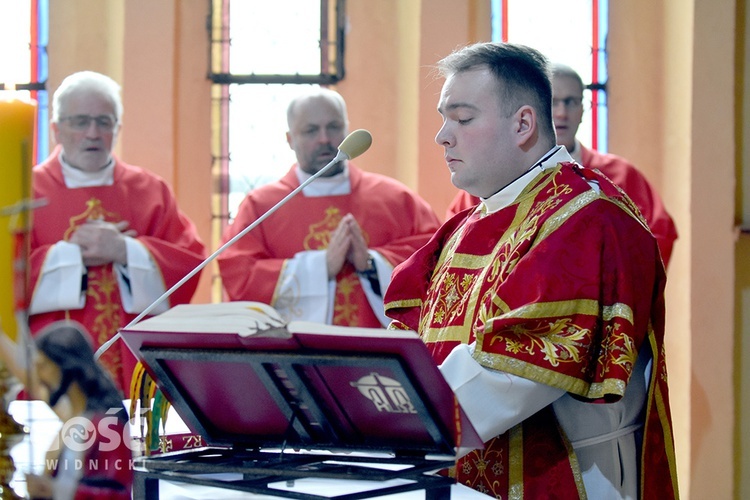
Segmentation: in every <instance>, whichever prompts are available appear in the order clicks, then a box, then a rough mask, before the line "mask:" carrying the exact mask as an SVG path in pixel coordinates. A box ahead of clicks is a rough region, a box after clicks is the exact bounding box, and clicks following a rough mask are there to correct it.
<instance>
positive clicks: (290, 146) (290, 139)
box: [286, 132, 294, 150]
mask: <svg viewBox="0 0 750 500" xmlns="http://www.w3.org/2000/svg"><path fill="white" fill-rule="evenodd" d="M286 143H287V144H289V148H290V149H292V150H293V149H294V146H292V134H290V133H289V132H287V133H286Z"/></svg>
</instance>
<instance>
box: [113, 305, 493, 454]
mask: <svg viewBox="0 0 750 500" xmlns="http://www.w3.org/2000/svg"><path fill="white" fill-rule="evenodd" d="M122 336H123V339H124V340H125V342H126V343H127V344H128V346H129V347H130V349H131V350H132V351H133V352H134V353H135V354H136V356H138V357H139V358H140V359H141V360H142V361H143V362H144V364H145V365H146V367H147V369H148V370H149V372H150V373H151V375H152V376H153V377H154V378H155V379H156V381H157V383H158V384H159V386H160V388H161V389H162V390H163V391H164V393H165V394H166V395H167V397H168V399H169V400H170V402H172V404H173V405H174V406H175V408H176V410H177V411H178V413H179V414H180V416H181V417H182V418H183V420H184V421H185V422H186V424H187V425H188V427H190V429H191V431H193V432H195V433H196V434H201V435H202V436H203V437H204V438H205V440H206V442H208V443H209V444H218V445H234V444H237V443H240V444H245V445H250V446H258V447H268V446H271V447H278V446H282V445H284V444H286V445H288V446H290V447H301V448H305V449H326V450H335V449H342V450H363V451H365V450H381V451H393V452H397V453H398V452H402V453H436V454H453V453H455V448H457V447H459V446H460V447H464V448H479V447H481V446H482V442H481V439H480V438H479V437H478V436H477V434H476V432H475V431H474V429H473V427H472V426H471V424H470V423H469V421H468V419H467V418H466V416H465V414H464V413H463V411H462V410H461V408H460V407H459V405H458V403H457V401H456V399H455V397H454V395H453V392H452V391H451V390H450V388H449V387H448V384H447V383H446V382H445V380H444V379H443V377H442V375H441V373H440V371H439V370H438V368H437V366H436V365H435V363H434V361H433V360H432V357H431V356H430V354H429V352H428V351H427V349H426V347H425V345H424V344H423V342H422V341H421V339H420V338H419V336H418V335H417V334H416V333H414V332H409V331H390V330H383V329H367V328H352V327H335V326H329V325H323V324H316V323H308V322H292V323H289V324H288V325H285V324H284V322H283V321H282V320H281V319H280V317H279V316H278V314H277V313H276V311H274V310H273V309H272V308H270V307H269V306H267V305H263V304H257V303H253V302H231V303H223V304H205V305H181V306H176V307H175V308H172V309H170V310H169V311H167V312H165V313H163V314H161V315H159V316H156V317H153V318H149V319H147V320H144V321H142V322H141V323H138V324H136V325H134V326H132V327H128V328H126V329H123V330H122Z"/></svg>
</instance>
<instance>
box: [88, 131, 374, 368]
mask: <svg viewBox="0 0 750 500" xmlns="http://www.w3.org/2000/svg"><path fill="white" fill-rule="evenodd" d="M368 146H369V144H368ZM354 156H356V155H354ZM349 159H351V158H350V155H349V154H347V153H345V152H344V151H342V150H341V149H339V152H338V153H337V154H336V156H335V157H334V158H333V160H331V161H330V162H329V163H328V165H326V166H325V167H323V168H321V169H320V170H318V171H317V172H315V174H313V175H312V176H311V177H310V178H309V179H307V180H306V181H304V182H303V183H301V184H300V185H299V186H298V187H297V188H296V189H294V191H292V192H291V193H289V194H288V195H286V196H285V197H284V198H283V199H282V200H281V201H279V202H278V203H277V204H276V205H274V206H273V207H271V208H270V209H269V210H268V211H267V212H266V213H264V214H263V215H261V216H260V217H258V218H257V219H256V220H255V221H254V222H253V223H252V224H250V225H249V226H247V227H246V228H245V229H243V230H242V231H240V232H239V233H237V234H236V235H235V236H234V237H233V238H232V239H231V240H229V241H227V242H226V243H224V244H223V245H222V246H221V247H220V248H219V249H218V250H216V251H215V252H214V253H212V254H211V255H209V256H208V258H207V259H206V260H204V261H203V262H201V263H200V264H198V265H197V266H196V267H195V269H193V270H192V271H190V272H189V273H188V274H186V275H185V276H184V277H183V278H182V279H181V280H180V281H178V282H177V283H175V284H174V285H173V286H172V288H170V289H169V290H167V291H166V292H164V293H163V294H162V295H161V297H159V298H158V299H156V300H155V301H154V302H152V303H151V305H149V306H148V307H147V308H146V309H144V310H143V312H141V313H140V314H139V315H138V316H136V317H135V318H134V319H133V321H131V322H130V323H128V325H127V326H126V327H125V329H128V328H130V327H131V326H133V325H135V324H136V323H138V322H139V321H140V320H142V319H143V318H144V317H145V316H146V315H148V313H150V312H151V311H153V310H154V308H155V307H156V306H158V305H159V304H161V303H162V302H164V300H165V299H166V298H168V297H169V296H170V295H172V294H173V293H174V292H175V290H177V289H178V288H180V287H181V286H182V285H183V284H185V282H186V281H188V280H189V279H190V278H192V277H193V276H195V275H196V274H197V273H198V272H199V271H200V270H201V269H203V268H204V267H206V266H207V265H208V264H210V263H211V262H213V260H214V259H215V258H216V257H218V256H219V255H220V254H221V253H222V252H223V251H224V250H226V249H227V248H229V247H230V246H232V245H234V243H235V242H236V241H237V240H239V239H240V238H242V237H243V236H245V235H246V234H247V233H249V232H250V231H252V230H253V229H255V228H256V227H257V226H258V225H259V224H260V223H261V222H263V221H264V220H266V219H267V218H268V217H270V216H271V215H272V214H273V213H274V212H276V210H278V209H279V208H281V207H282V206H284V205H285V204H286V203H287V202H288V201H289V200H290V199H292V198H293V197H294V196H296V195H297V194H298V193H299V192H300V191H302V190H303V189H304V188H305V187H306V186H307V185H308V184H310V183H311V182H312V181H314V180H315V179H317V178H318V177H320V176H321V175H323V174H324V173H325V172H327V171H328V170H330V168H331V167H333V166H334V165H335V164H336V163H338V162H340V161H344V160H349ZM120 337H121V333H120V331H118V332H117V333H116V334H115V335H114V336H113V337H112V338H111V339H109V340H108V341H107V342H105V343H104V344H102V345H101V346H100V347H99V349H97V350H96V352H95V353H94V359H99V358H100V357H101V355H102V354H104V353H105V352H106V351H107V349H109V348H110V346H111V345H112V344H114V343H115V342H116V341H117V339H119V338H120Z"/></svg>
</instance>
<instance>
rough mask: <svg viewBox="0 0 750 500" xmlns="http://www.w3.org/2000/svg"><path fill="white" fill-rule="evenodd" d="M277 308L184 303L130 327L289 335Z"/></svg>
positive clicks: (258, 304) (254, 304)
mask: <svg viewBox="0 0 750 500" xmlns="http://www.w3.org/2000/svg"><path fill="white" fill-rule="evenodd" d="M285 326H286V325H285V323H284V320H283V319H282V318H281V316H280V315H279V313H278V312H276V310H275V309H274V308H273V307H271V306H269V305H267V304H263V303H261V302H250V301H238V302H222V303H218V304H182V305H178V306H175V307H173V308H171V309H169V310H167V311H165V312H163V313H162V314H159V315H158V316H153V317H151V318H148V319H145V320H143V321H141V322H140V323H137V324H135V325H133V326H132V327H130V328H128V330H131V331H156V332H179V333H236V334H237V335H239V336H240V337H250V336H253V337H269V336H271V337H282V338H285V337H289V336H290V334H289V332H288V331H287V330H286V328H285Z"/></svg>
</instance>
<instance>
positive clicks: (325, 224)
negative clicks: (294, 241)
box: [302, 207, 343, 250]
mask: <svg viewBox="0 0 750 500" xmlns="http://www.w3.org/2000/svg"><path fill="white" fill-rule="evenodd" d="M342 218H343V217H342V215H341V210H339V209H338V208H336V207H329V208H327V209H326V212H325V217H324V218H323V220H322V221H320V222H316V223H315V224H311V225H310V230H309V232H308V234H307V236H305V238H304V240H302V247H303V248H304V249H305V250H321V249H324V248H328V243H330V241H331V233H332V232H333V231H334V230H335V229H336V227H338V225H339V223H340V222H341V219H342Z"/></svg>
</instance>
